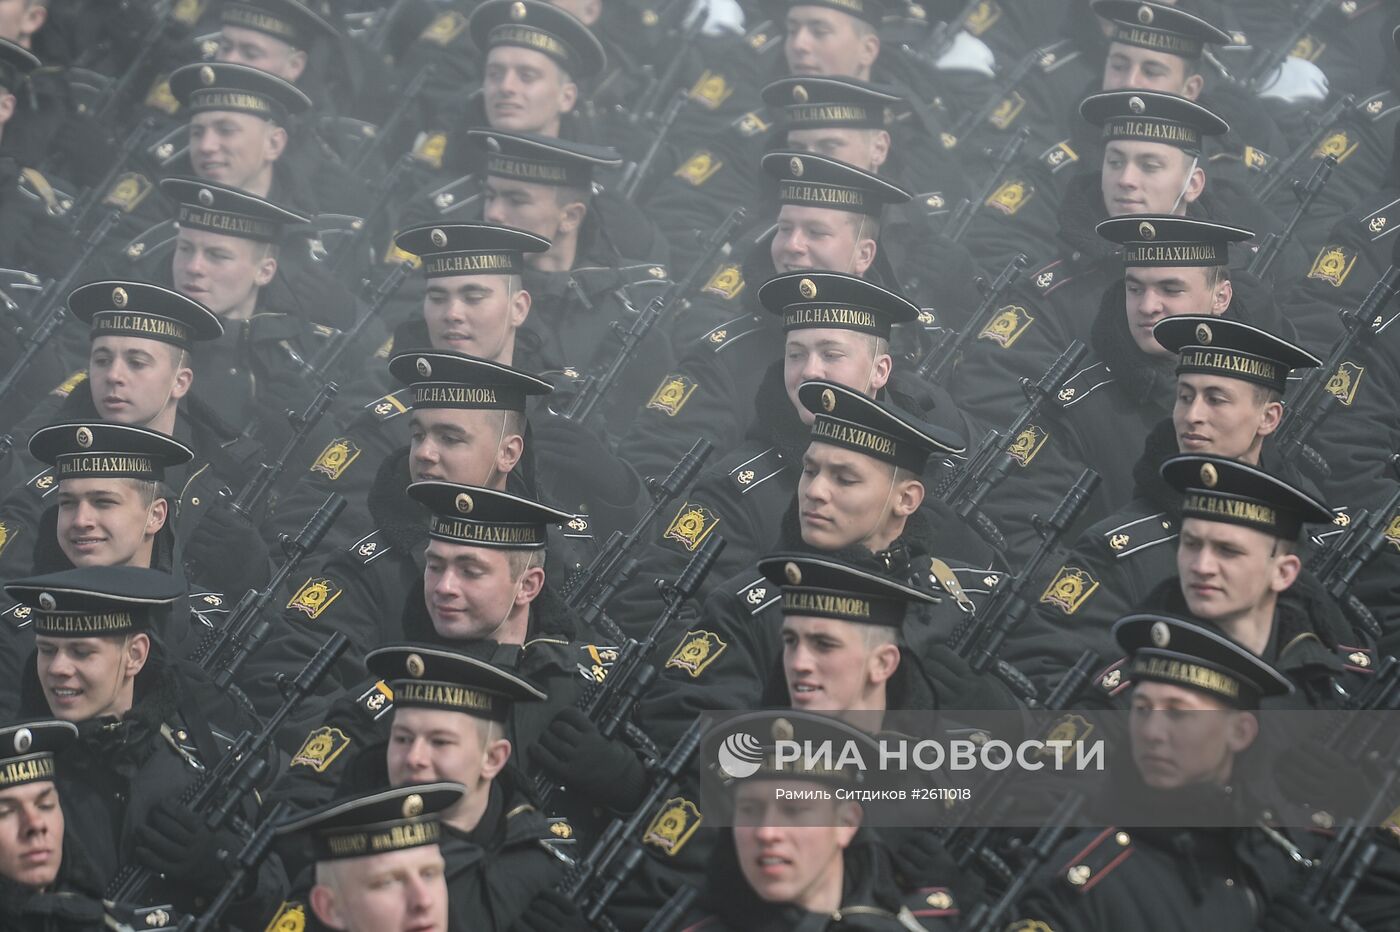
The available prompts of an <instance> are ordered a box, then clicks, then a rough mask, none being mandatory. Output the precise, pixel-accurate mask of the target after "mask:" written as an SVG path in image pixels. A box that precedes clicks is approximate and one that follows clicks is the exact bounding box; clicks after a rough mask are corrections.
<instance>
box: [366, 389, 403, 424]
mask: <svg viewBox="0 0 1400 932" xmlns="http://www.w3.org/2000/svg"><path fill="white" fill-rule="evenodd" d="M412 398H413V395H412V392H411V391H410V390H409V389H407V388H401V389H399V390H398V391H396V392H390V393H389V394H387V395H384V396H383V397H381V398H376V399H374V400H373V401H371V402H370V403H369V404H367V405H365V410H366V411H367V412H369V413H370V414H371V415H372V416H373V417H374V418H375V420H379V421H387V420H389V419H390V418H395V417H398V416H399V415H400V414H407V413H408V410H409V407H410V405H409V402H410V401H411V400H412Z"/></svg>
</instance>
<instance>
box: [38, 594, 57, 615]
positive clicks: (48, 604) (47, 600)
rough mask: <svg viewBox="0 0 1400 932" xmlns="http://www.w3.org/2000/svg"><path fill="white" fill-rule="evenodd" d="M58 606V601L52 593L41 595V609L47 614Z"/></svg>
mask: <svg viewBox="0 0 1400 932" xmlns="http://www.w3.org/2000/svg"><path fill="white" fill-rule="evenodd" d="M57 605H58V600H57V599H55V598H54V597H53V593H52V592H41V593H39V607H40V608H42V609H43V610H44V611H46V612H51V611H53V610H54V608H55V607H57Z"/></svg>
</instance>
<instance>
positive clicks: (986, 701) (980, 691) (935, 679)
mask: <svg viewBox="0 0 1400 932" xmlns="http://www.w3.org/2000/svg"><path fill="white" fill-rule="evenodd" d="M919 659H920V661H921V662H922V663H923V667H924V672H925V673H926V674H927V675H928V678H929V685H930V686H931V687H932V688H933V692H934V695H936V696H937V697H938V708H940V709H1017V708H1020V704H1019V703H1018V702H1017V701H1016V697H1015V696H1014V695H1012V693H1011V690H1009V689H1007V688H1006V684H1005V683H1003V682H1002V681H1001V680H1000V679H998V678H997V675H996V674H995V673H993V672H992V671H991V670H990V669H989V670H988V671H987V672H986V673H974V672H973V670H972V667H970V666H968V663H967V661H966V660H964V659H963V658H962V657H959V656H958V655H957V654H956V653H954V652H953V650H952V648H949V647H947V646H945V645H943V644H935V645H933V646H932V647H929V648H925V650H924V651H923V653H922V656H921V657H920V658H919Z"/></svg>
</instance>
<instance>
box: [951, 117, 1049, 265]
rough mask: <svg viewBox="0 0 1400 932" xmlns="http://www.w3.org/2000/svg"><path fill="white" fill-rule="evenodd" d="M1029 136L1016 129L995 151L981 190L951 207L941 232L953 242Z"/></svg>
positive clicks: (964, 230) (1025, 131)
mask: <svg viewBox="0 0 1400 932" xmlns="http://www.w3.org/2000/svg"><path fill="white" fill-rule="evenodd" d="M1030 138H1031V131H1030V130H1029V129H1027V128H1026V127H1024V126H1023V127H1021V128H1020V129H1019V130H1017V131H1016V132H1015V133H1014V134H1013V135H1012V136H1011V138H1010V139H1008V140H1007V141H1006V145H1004V146H1002V147H1001V149H1000V151H998V152H997V156H996V159H995V160H994V161H993V162H992V174H991V175H990V176H989V177H988V178H987V183H986V184H984V185H983V186H982V190H981V191H979V192H977V196H976V197H972V198H963V200H962V202H961V203H959V204H958V206H957V207H955V208H953V213H952V216H950V217H949V218H948V223H947V224H946V225H945V226H944V227H943V234H944V235H945V236H947V237H948V239H950V240H952V241H953V242H955V243H956V242H958V241H960V240H961V239H962V238H963V235H964V234H966V233H967V228H968V227H969V226H971V225H972V218H973V217H975V216H977V211H979V210H981V209H982V205H983V204H985V203H987V201H988V200H989V199H990V198H991V196H992V195H993V194H995V193H996V190H997V188H999V187H1000V186H1001V180H1002V179H1003V178H1005V177H1006V173H1007V171H1009V170H1010V168H1011V163H1013V162H1015V161H1016V157H1017V156H1018V155H1020V154H1021V150H1022V149H1023V148H1025V145H1026V140H1028V139H1030Z"/></svg>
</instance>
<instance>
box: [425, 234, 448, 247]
mask: <svg viewBox="0 0 1400 932" xmlns="http://www.w3.org/2000/svg"><path fill="white" fill-rule="evenodd" d="M428 239H430V240H432V241H433V245H434V246H436V247H437V248H438V249H441V248H442V247H444V246H446V245H447V234H446V233H444V232H442V231H441V230H433V232H431V233H429V234H428Z"/></svg>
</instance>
